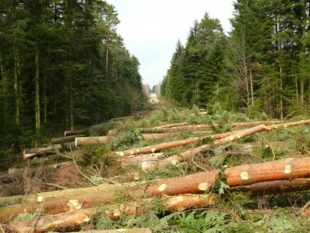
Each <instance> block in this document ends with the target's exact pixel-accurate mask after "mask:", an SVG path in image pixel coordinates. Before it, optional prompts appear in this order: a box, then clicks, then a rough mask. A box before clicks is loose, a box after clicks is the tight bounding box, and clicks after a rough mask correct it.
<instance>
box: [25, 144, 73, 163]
mask: <svg viewBox="0 0 310 233" xmlns="http://www.w3.org/2000/svg"><path fill="white" fill-rule="evenodd" d="M62 148H70V149H72V148H75V145H74V143H65V144H63V145H61V144H56V145H52V146H48V147H38V148H32V149H25V150H24V151H23V158H24V159H28V158H31V157H34V156H44V155H52V154H57V153H58V152H59V151H60V150H61V149H62Z"/></svg>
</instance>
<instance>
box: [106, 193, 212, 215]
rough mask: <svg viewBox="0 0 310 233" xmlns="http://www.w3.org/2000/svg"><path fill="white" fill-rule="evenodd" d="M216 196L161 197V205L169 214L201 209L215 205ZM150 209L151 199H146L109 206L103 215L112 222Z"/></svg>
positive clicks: (185, 195)
mask: <svg viewBox="0 0 310 233" xmlns="http://www.w3.org/2000/svg"><path fill="white" fill-rule="evenodd" d="M216 198H217V195H215V194H209V195H193V194H184V195H177V196H162V197H161V200H162V203H161V204H163V205H164V206H165V207H166V208H167V210H169V211H170V212H175V211H183V210H186V209H190V208H201V207H207V206H211V205H214V204H215V199H216ZM150 208H152V199H151V198H146V199H141V200H139V201H133V202H128V203H124V204H120V205H111V206H108V207H107V208H106V209H105V211H104V212H105V214H106V216H107V217H108V218H110V219H112V220H117V219H119V218H120V217H121V216H122V215H126V216H131V215H141V214H143V213H144V212H145V210H149V209H150Z"/></svg>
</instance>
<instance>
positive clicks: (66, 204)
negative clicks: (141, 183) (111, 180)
mask: <svg viewBox="0 0 310 233" xmlns="http://www.w3.org/2000/svg"><path fill="white" fill-rule="evenodd" d="M130 185H131V186H132V184H128V186H126V187H127V188H129V187H130ZM119 189H120V186H119V185H106V184H104V185H98V186H96V187H90V188H80V189H66V190H60V191H53V192H44V193H38V194H30V195H25V196H17V197H14V196H13V197H6V198H0V202H3V203H4V201H6V203H7V204H9V203H10V201H11V203H14V205H9V206H4V207H0V222H5V221H7V220H8V219H10V218H14V217H16V216H17V215H19V214H22V213H24V212H28V213H33V212H35V211H36V210H37V209H41V212H42V214H46V213H49V214H58V213H63V212H67V211H68V210H70V209H72V208H73V207H74V206H81V207H83V208H91V207H94V206H100V205H102V204H105V203H111V202H114V201H116V200H117V199H116V198H117V197H116V196H115V192H116V190H119ZM72 200H74V203H75V204H74V205H73V202H72Z"/></svg>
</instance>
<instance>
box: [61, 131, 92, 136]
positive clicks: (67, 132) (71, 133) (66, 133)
mask: <svg viewBox="0 0 310 233" xmlns="http://www.w3.org/2000/svg"><path fill="white" fill-rule="evenodd" d="M87 132H88V129H80V130H68V131H65V132H64V136H65V137H67V136H73V135H79V134H86V133H87Z"/></svg>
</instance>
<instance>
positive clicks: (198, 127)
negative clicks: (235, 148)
mask: <svg viewBox="0 0 310 233" xmlns="http://www.w3.org/2000/svg"><path fill="white" fill-rule="evenodd" d="M279 122H281V121H250V122H233V123H230V126H231V127H233V128H235V127H249V126H257V125H261V124H265V125H271V124H276V123H279ZM218 126H219V125H218V124H213V125H206V124H202V125H187V126H180V127H171V128H159V127H154V128H142V129H141V132H142V133H169V132H170V133H171V132H181V131H189V130H191V131H195V130H196V131H198V130H199V131H200V130H206V129H212V127H218Z"/></svg>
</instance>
